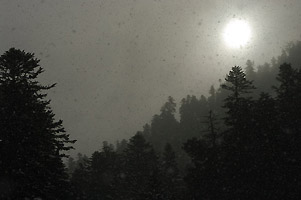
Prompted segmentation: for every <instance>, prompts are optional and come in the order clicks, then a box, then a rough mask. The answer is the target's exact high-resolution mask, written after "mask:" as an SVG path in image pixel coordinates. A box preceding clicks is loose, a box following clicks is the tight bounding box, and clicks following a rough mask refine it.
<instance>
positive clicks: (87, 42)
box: [0, 0, 301, 154]
mask: <svg viewBox="0 0 301 200" xmlns="http://www.w3.org/2000/svg"><path fill="white" fill-rule="evenodd" d="M300 10H301V1H299V0H288V1H280V0H265V1H264V0H260V1H259V0H258V1H241V0H237V1H223V0H220V1H218V0H215V1H214V0H210V1H201V0H115V1H114V0H94V1H92V0H86V1H84V0H82V1H80V0H39V1H36V0H30V1H24V0H20V1H17V0H0V41H1V46H0V50H1V54H2V53H4V51H6V50H8V49H9V48H10V47H16V48H20V49H24V50H25V51H27V52H34V53H35V55H36V57H37V58H39V59H40V60H41V66H42V67H43V68H44V69H45V73H44V74H43V75H42V76H41V79H40V80H41V82H42V83H45V84H47V83H53V82H56V83H58V84H57V86H56V88H54V89H52V91H50V92H49V97H50V98H51V99H52V104H51V105H52V108H53V110H54V113H55V114H56V115H57V117H58V118H61V119H63V121H64V126H65V128H66V130H67V131H68V133H70V135H71V138H72V139H77V140H78V142H77V143H76V145H75V147H76V149H77V150H76V151H79V152H83V153H88V154H89V153H91V152H92V151H94V150H97V149H99V148H100V147H101V143H102V141H104V140H108V141H110V142H115V140H117V139H122V138H129V137H131V136H132V135H134V134H135V132H136V131H137V130H141V129H142V126H143V124H145V123H146V122H149V121H150V120H151V117H152V116H153V115H154V114H156V113H158V112H159V109H160V107H161V105H162V104H163V103H164V102H165V101H166V100H167V97H168V96H173V97H174V98H175V99H176V100H177V102H179V101H180V100H181V98H183V97H185V96H186V95H188V94H194V95H196V96H200V95H201V94H204V95H207V94H208V90H209V87H210V85H212V84H214V85H215V86H216V88H217V87H218V86H219V82H218V79H223V78H224V77H225V74H226V73H227V72H228V71H229V70H230V68H231V67H232V66H233V65H241V66H242V67H244V64H245V63H246V60H247V59H251V60H254V61H255V63H257V64H262V63H263V62H265V61H267V62H269V61H270V59H271V58H272V56H278V55H279V54H280V52H281V48H282V47H285V45H286V44H287V42H290V41H295V40H299V39H300V33H301V24H300V21H301V16H300V14H299V13H300ZM232 18H238V19H244V20H246V21H247V22H248V23H249V24H250V26H251V29H252V38H251V41H250V43H249V44H248V45H247V46H245V47H243V48H240V49H230V48H228V47H227V46H226V45H225V42H224V41H223V38H222V32H223V29H224V28H225V26H226V24H227V23H228V22H229V21H230V20H231V19H232Z"/></svg>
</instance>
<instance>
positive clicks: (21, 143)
mask: <svg viewBox="0 0 301 200" xmlns="http://www.w3.org/2000/svg"><path fill="white" fill-rule="evenodd" d="M42 72H43V69H42V68H41V67H39V60H37V59H36V58H34V54H31V53H25V52H24V51H21V50H17V49H14V48H11V49H9V51H7V52H5V53H4V54H3V55H2V56H1V57H0V130H1V132H0V185H1V186H0V188H1V189H0V190H1V192H0V197H1V199H6V198H7V199H24V198H29V199H34V198H38V197H39V198H42V199H66V198H67V196H68V191H69V190H68V188H67V186H68V181H67V178H68V176H67V174H66V173H65V168H64V165H63V163H62V157H64V156H65V155H64V154H62V152H61V151H63V150H69V149H71V148H72V147H71V146H66V145H67V144H68V143H69V144H70V143H74V141H71V140H70V139H69V135H68V134H66V133H65V130H64V128H63V126H62V121H61V120H59V121H55V119H54V114H53V112H52V110H51V108H50V106H49V103H50V101H49V100H45V98H46V94H45V91H47V90H49V89H51V88H53V87H54V86H55V84H53V85H50V86H43V85H41V84H40V83H39V82H38V81H37V77H38V75H39V74H41V73H42Z"/></svg>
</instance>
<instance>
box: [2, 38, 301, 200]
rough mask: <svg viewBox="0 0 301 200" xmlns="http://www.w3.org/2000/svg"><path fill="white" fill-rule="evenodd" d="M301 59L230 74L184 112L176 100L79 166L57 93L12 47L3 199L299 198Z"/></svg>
mask: <svg viewBox="0 0 301 200" xmlns="http://www.w3.org/2000/svg"><path fill="white" fill-rule="evenodd" d="M300 53H301V42H294V43H289V44H288V46H287V47H286V48H285V49H284V50H283V52H282V54H281V55H280V56H278V57H276V58H272V59H271V61H270V62H269V63H265V64H263V65H259V66H256V64H255V62H254V61H251V60H248V61H247V62H246V66H233V67H232V69H231V70H230V71H229V73H228V74H227V75H226V78H225V80H222V81H220V87H219V88H215V87H213V86H211V88H210V89H209V95H207V96H205V95H202V96H200V97H197V96H195V95H187V96H186V97H185V98H183V99H182V100H181V102H180V106H179V107H177V104H176V100H175V99H174V98H173V97H171V96H170V97H168V98H167V101H166V103H164V105H162V107H161V110H160V113H158V114H155V115H154V116H153V118H152V120H151V121H150V122H148V123H146V124H145V125H144V126H143V129H142V130H140V131H137V133H136V134H135V135H134V136H133V137H131V138H129V139H124V138H120V140H119V141H116V143H115V144H110V143H109V142H106V141H104V142H103V143H102V147H101V149H98V150H95V152H94V153H93V154H92V155H91V156H86V155H83V154H80V153H79V154H78V156H77V157H76V158H73V157H70V156H68V154H67V152H68V151H69V150H71V149H72V148H73V147H72V145H73V144H74V143H75V142H76V141H75V140H71V139H70V138H69V137H70V135H72V133H67V132H66V131H65V129H64V127H63V124H62V120H56V118H55V114H54V113H53V111H52V109H51V102H50V100H48V98H47V91H48V90H49V89H51V88H53V87H55V84H52V85H42V84H41V83H40V82H39V81H38V80H37V77H38V76H39V75H40V74H41V73H43V68H42V67H41V66H40V65H39V60H38V59H37V58H35V55H34V54H33V53H26V52H25V51H22V50H19V49H15V48H11V49H9V50H8V51H6V52H5V53H4V54H3V55H2V56H1V57H0V129H1V132H0V198H1V199H4V200H12V199H13V200H14V199H51V200H52V199H87V200H109V199H115V200H186V199H187V200H202V199H204V200H205V199H300V198H301V190H300V187H301V182H300V180H301V147H300V143H301V135H300V133H301V132H300V131H301V112H300V111H301V104H300V102H301V68H300V66H301V58H300V56H299V55H300ZM100 146H101V145H100ZM63 160H66V162H64V161H63Z"/></svg>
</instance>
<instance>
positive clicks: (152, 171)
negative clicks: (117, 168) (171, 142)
mask: <svg viewBox="0 0 301 200" xmlns="http://www.w3.org/2000/svg"><path fill="white" fill-rule="evenodd" d="M122 168H123V169H122V171H121V175H120V182H119V187H118V193H119V195H118V196H119V199H132V200H140V199H146V200H148V199H149V200H156V199H160V195H161V185H160V180H159V163H158V157H157V155H156V153H155V151H154V149H153V148H152V146H151V145H150V144H149V143H147V142H146V141H145V139H144V137H143V135H142V134H141V133H140V132H138V133H137V134H136V135H135V136H133V137H132V138H131V139H130V141H129V143H128V147H127V149H126V150H125V151H124V155H123V164H122Z"/></svg>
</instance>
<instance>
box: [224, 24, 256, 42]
mask: <svg viewBox="0 0 301 200" xmlns="http://www.w3.org/2000/svg"><path fill="white" fill-rule="evenodd" d="M223 37H224V40H225V42H226V44H227V45H228V46H229V47H231V48H240V47H243V46H245V45H246V44H247V43H248V42H249V40H250V38H251V28H250V26H249V24H248V23H247V21H245V20H239V19H235V20H232V21H230V22H229V23H228V24H227V26H226V28H225V30H224V32H223Z"/></svg>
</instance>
